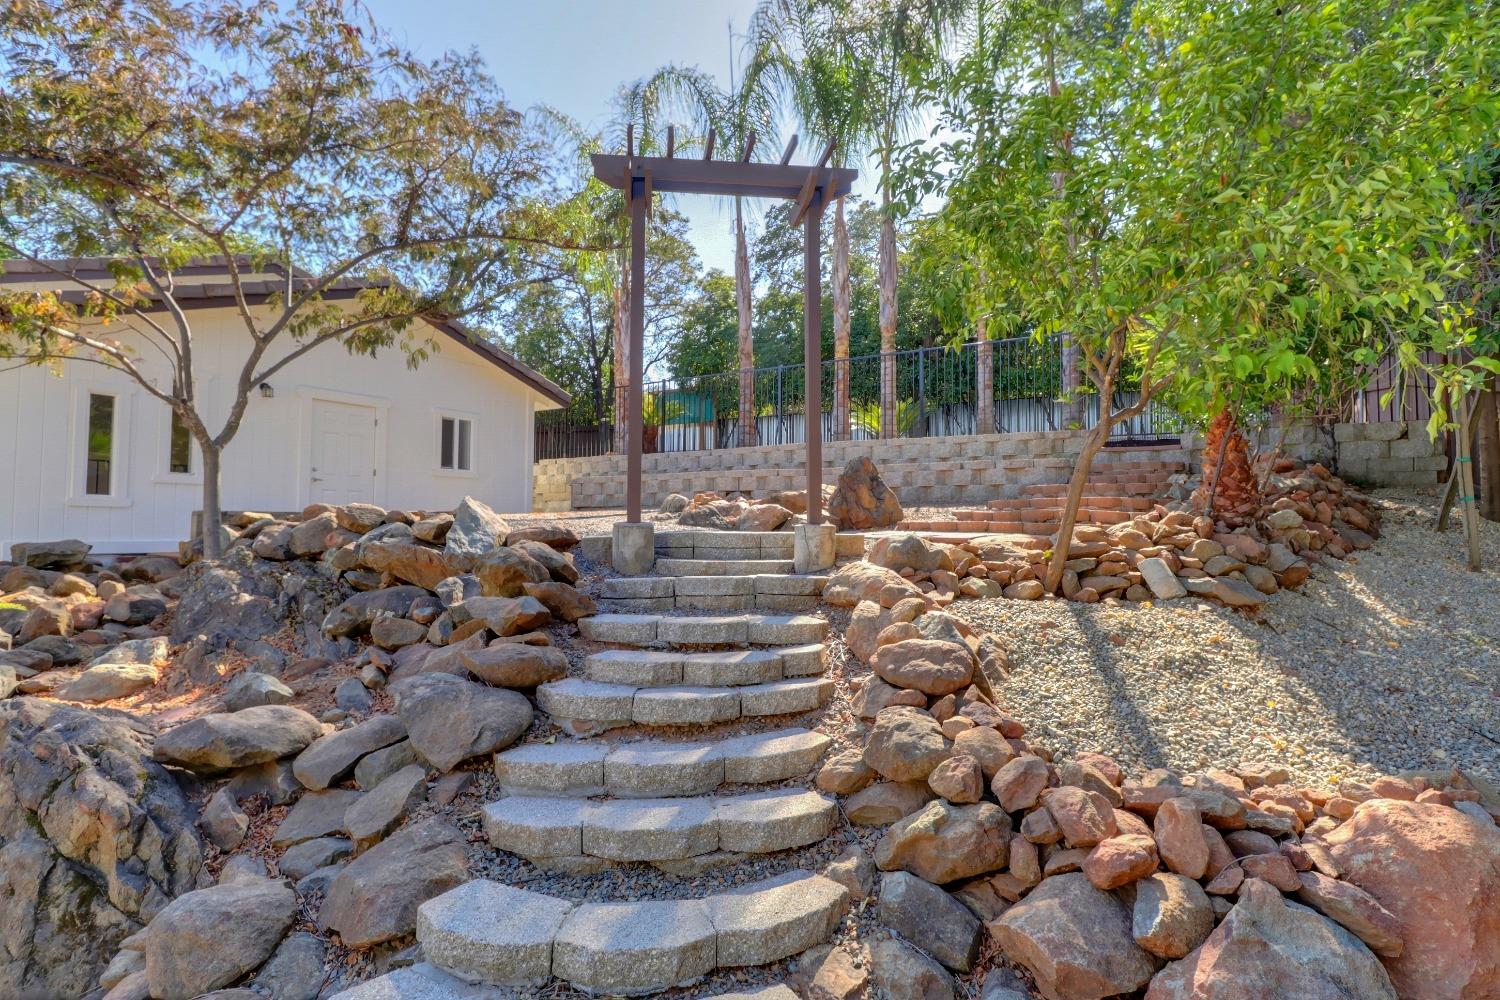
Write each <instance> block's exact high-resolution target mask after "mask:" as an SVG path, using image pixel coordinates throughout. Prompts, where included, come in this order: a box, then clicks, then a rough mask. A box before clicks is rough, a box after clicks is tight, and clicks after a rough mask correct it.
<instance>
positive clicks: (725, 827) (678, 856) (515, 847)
mask: <svg viewBox="0 0 1500 1000" xmlns="http://www.w3.org/2000/svg"><path fill="white" fill-rule="evenodd" d="M837 814H838V806H837V804H836V803H835V802H834V800H833V799H831V798H828V797H826V796H824V795H821V794H819V793H818V792H811V791H805V790H803V789H800V788H781V789H774V790H771V791H764V792H750V793H746V794H742V795H729V796H722V797H714V796H697V797H690V798H660V799H606V800H603V801H595V800H591V799H581V798H569V797H558V798H544V797H540V796H534V795H517V796H510V797H507V798H503V799H499V800H497V801H495V802H491V803H489V804H488V805H486V806H485V807H484V810H483V821H484V831H485V836H487V837H488V838H489V841H490V843H491V844H492V845H493V846H495V847H497V848H500V849H501V850H505V851H509V852H511V853H512V854H518V855H520V856H521V857H524V858H528V859H531V860H533V861H538V862H543V861H548V860H551V859H573V858H579V857H589V858H603V859H604V860H606V861H647V862H651V861H678V860H683V859H686V858H696V857H699V856H701V855H705V854H712V853H714V852H716V851H725V852H730V853H737V854H769V853H770V852H772V851H785V850H790V849H791V848H794V847H802V846H805V845H807V844H812V843H816V842H817V841H820V840H822V839H823V838H824V837H826V836H828V834H829V832H830V831H832V829H833V824H834V821H835V818H836V817H837Z"/></svg>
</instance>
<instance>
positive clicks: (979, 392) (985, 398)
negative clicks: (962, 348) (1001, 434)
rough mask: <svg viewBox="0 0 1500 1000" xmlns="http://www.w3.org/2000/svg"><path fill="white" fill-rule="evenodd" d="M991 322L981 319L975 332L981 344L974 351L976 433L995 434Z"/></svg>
mask: <svg viewBox="0 0 1500 1000" xmlns="http://www.w3.org/2000/svg"><path fill="white" fill-rule="evenodd" d="M989 326H990V325H989V320H988V319H986V318H985V317H983V316H981V317H979V326H978V329H977V330H976V331H975V332H976V333H977V335H978V340H979V344H978V347H977V348H976V349H975V351H974V433H975V434H993V433H995V342H994V341H993V340H991V339H990V328H989Z"/></svg>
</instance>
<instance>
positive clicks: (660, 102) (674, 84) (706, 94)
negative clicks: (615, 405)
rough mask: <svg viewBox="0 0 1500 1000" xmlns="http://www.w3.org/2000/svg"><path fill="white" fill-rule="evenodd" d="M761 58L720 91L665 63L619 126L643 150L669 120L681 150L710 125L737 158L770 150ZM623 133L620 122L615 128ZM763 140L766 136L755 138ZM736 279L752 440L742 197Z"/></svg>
mask: <svg viewBox="0 0 1500 1000" xmlns="http://www.w3.org/2000/svg"><path fill="white" fill-rule="evenodd" d="M766 71H767V66H766V64H765V63H764V62H763V61H761V60H759V59H756V58H754V54H753V53H752V57H751V58H750V59H749V60H748V61H747V63H746V65H745V66H744V68H743V72H742V73H741V74H739V78H738V79H736V80H732V81H731V85H730V87H729V89H728V90H727V91H725V90H721V89H720V88H719V86H718V85H717V83H716V82H715V81H714V79H713V77H711V76H710V75H709V74H707V73H705V72H703V71H702V70H700V69H698V68H696V67H680V66H664V67H662V68H661V69H659V70H657V71H656V72H655V73H652V74H651V75H650V76H648V77H645V78H643V79H641V80H639V81H637V82H636V83H634V84H632V85H630V86H629V87H627V88H626V90H625V92H624V93H625V96H624V98H623V100H622V104H621V107H622V108H623V109H624V111H625V112H626V113H627V114H628V116H629V117H626V118H624V119H623V120H622V122H621V123H620V124H622V125H623V124H625V123H630V122H633V123H635V124H636V126H637V127H636V134H637V135H638V136H641V137H642V138H641V142H646V141H648V138H649V141H650V142H651V143H653V145H652V146H650V147H646V146H638V151H639V152H642V153H644V154H647V155H649V154H650V153H651V152H652V151H654V150H657V149H659V148H660V146H661V144H662V142H663V136H664V135H665V128H664V127H663V126H664V125H665V124H666V122H667V121H668V120H671V121H673V122H674V123H675V124H678V125H683V126H685V135H684V136H683V137H682V138H681V139H679V142H678V145H679V147H681V148H684V149H685V148H690V147H693V146H701V145H702V143H704V142H706V141H707V136H708V134H709V131H710V130H712V131H713V133H714V136H715V144H716V148H717V149H720V150H723V151H724V153H725V154H726V155H729V156H740V155H743V154H744V151H745V149H746V147H747V145H749V144H751V143H752V142H755V143H757V144H756V145H755V146H754V147H753V148H752V149H751V154H752V159H753V158H754V155H755V154H756V153H757V152H760V151H762V150H764V149H771V148H774V145H775V135H774V133H775V108H774V103H773V101H772V100H771V97H770V95H769V93H768V90H767V86H766V79H767V78H766ZM621 134H623V128H622V130H621ZM761 140H765V141H764V142H761ZM734 242H735V246H734V284H735V304H736V308H737V312H738V314H739V366H740V407H739V410H740V442H739V443H740V444H741V445H749V444H754V443H755V372H754V369H755V349H754V339H753V335H752V328H751V321H752V314H751V295H752V293H753V291H754V287H753V284H752V282H751V280H750V250H749V240H748V237H747V236H746V232H745V211H744V202H743V199H742V198H739V197H736V198H735V200H734Z"/></svg>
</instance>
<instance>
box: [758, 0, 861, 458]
mask: <svg viewBox="0 0 1500 1000" xmlns="http://www.w3.org/2000/svg"><path fill="white" fill-rule="evenodd" d="M852 21H853V8H852V4H851V3H850V2H849V0H763V2H762V3H761V5H760V6H759V7H758V8H757V9H756V12H755V16H754V17H753V18H752V19H751V22H750V35H749V43H748V45H749V48H750V49H751V51H753V52H755V53H756V59H758V60H759V61H760V62H761V63H763V64H764V65H765V67H766V79H767V83H768V85H769V87H770V89H771V90H772V91H773V93H775V94H776V96H778V97H784V98H786V99H788V100H789V101H790V103H791V106H792V109H793V110H794V111H795V112H796V114H797V117H798V119H799V121H800V122H801V126H802V128H803V130H804V131H806V132H808V133H809V134H810V135H811V136H815V137H817V138H818V139H819V140H822V141H825V142H832V143H833V149H834V153H833V165H834V166H836V167H847V166H849V165H850V164H854V163H858V162H859V161H860V160H861V159H863V157H864V154H865V152H866V151H867V150H868V148H869V144H870V142H871V140H872V139H873V134H872V131H871V128H870V126H871V120H870V118H869V117H868V116H867V115H866V114H865V104H864V95H865V92H866V89H867V84H868V83H869V74H868V71H867V64H866V63H865V62H864V61H862V60H861V59H860V58H859V53H858V51H857V50H856V48H855V46H854V45H853V44H852V42H853V39H852V38H851V35H850V33H849V25H850V24H851V22H852ZM849 304H850V289H849V227H848V224H847V221H846V218H845V215H844V199H843V197H840V198H839V199H838V201H837V202H836V204H835V210H834V217H833V356H834V361H835V364H834V400H833V426H834V434H835V435H836V436H837V437H841V438H846V437H848V436H849V431H850V410H849V364H848V359H849V327H850V323H849Z"/></svg>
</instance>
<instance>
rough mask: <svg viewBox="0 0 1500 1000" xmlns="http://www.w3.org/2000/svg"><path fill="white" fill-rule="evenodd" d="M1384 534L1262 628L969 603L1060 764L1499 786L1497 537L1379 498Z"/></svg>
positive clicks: (1428, 505)
mask: <svg viewBox="0 0 1500 1000" xmlns="http://www.w3.org/2000/svg"><path fill="white" fill-rule="evenodd" d="M1375 495H1376V496H1378V497H1379V498H1380V499H1381V500H1382V501H1383V502H1384V503H1385V505H1386V520H1385V535H1384V536H1383V537H1382V538H1381V539H1380V541H1379V542H1378V543H1377V545H1376V548H1375V549H1374V550H1373V551H1372V552H1366V553H1361V554H1359V555H1358V556H1357V557H1356V558H1352V559H1350V560H1348V561H1347V562H1344V563H1340V562H1337V561H1330V562H1329V563H1326V564H1324V565H1322V566H1320V567H1318V568H1317V569H1316V571H1315V574H1314V576H1313V578H1312V579H1311V580H1309V581H1308V582H1307V583H1306V584H1304V586H1303V587H1302V589H1301V590H1300V591H1298V592H1288V593H1283V594H1280V595H1278V596H1276V597H1274V598H1272V599H1271V601H1270V602H1269V603H1268V604H1267V606H1266V609H1265V611H1264V612H1263V614H1262V615H1261V620H1259V621H1257V620H1254V619H1251V618H1248V617H1245V616H1243V615H1241V614H1238V613H1236V612H1232V611H1229V610H1228V609H1225V608H1221V607H1218V606H1214V605H1209V604H1207V603H1203V602H1198V601H1194V600H1191V599H1188V600H1182V601H1174V602H1160V603H1157V604H1155V605H1151V606H1146V605H1127V604H1119V605H1116V606H1106V605H1082V604H1071V603H1068V602H1063V601H1045V602H1022V601H1004V600H993V601H961V602H958V603H956V604H954V605H953V607H952V610H954V611H955V612H956V613H957V614H959V615H961V616H962V617H964V618H966V619H967V620H969V621H971V622H973V623H975V624H976V625H982V626H985V627H987V628H989V629H990V630H991V631H992V632H993V633H994V634H995V635H996V636H997V638H999V639H1000V640H1002V641H1003V642H1004V643H1005V644H1006V645H1007V646H1008V647H1009V648H1010V650H1011V655H1012V660H1013V662H1014V669H1013V671H1012V673H1011V675H1010V677H1009V681H1008V683H1007V684H1006V686H1005V694H1006V697H1007V699H1008V700H1009V707H1010V709H1011V711H1012V713H1013V714H1014V715H1015V716H1016V717H1017V718H1019V719H1021V720H1022V721H1024V722H1025V723H1026V724H1027V725H1028V727H1030V729H1031V730H1032V732H1033V733H1034V734H1036V735H1037V736H1039V737H1041V738H1042V739H1043V740H1044V741H1045V742H1047V743H1049V744H1050V745H1051V746H1052V747H1053V748H1054V749H1057V750H1074V751H1079V750H1090V751H1096V752H1099V753H1106V754H1110V755H1111V756H1114V757H1115V758H1116V759H1118V760H1119V761H1120V762H1121V763H1122V764H1126V765H1127V766H1129V767H1131V768H1136V767H1158V766H1171V767H1180V768H1197V767H1204V766H1219V765H1227V764H1234V763H1237V762H1239V761H1245V760H1265V761H1272V762H1277V763H1284V764H1286V765H1287V766H1289V767H1292V768H1293V769H1294V771H1296V772H1297V774H1298V775H1299V777H1300V778H1302V779H1303V780H1307V781H1315V782H1319V783H1322V782H1335V781H1337V780H1339V779H1340V778H1343V777H1353V778H1367V777H1370V776H1373V775H1375V774H1377V773H1389V772H1393V771H1402V770H1414V769H1417V770H1420V769H1444V770H1446V769H1448V768H1450V767H1459V768H1463V769H1465V770H1469V771H1472V772H1473V773H1475V774H1476V775H1478V776H1480V777H1482V778H1484V779H1485V780H1488V781H1490V782H1494V783H1500V525H1497V524H1490V523H1487V522H1486V523H1485V524H1484V525H1483V527H1482V529H1481V531H1482V542H1483V559H1484V564H1485V569H1484V570H1483V571H1481V572H1479V573H1470V572H1468V571H1467V570H1466V569H1465V567H1464V562H1463V559H1464V549H1463V535H1462V532H1461V531H1459V530H1457V529H1453V530H1450V531H1449V532H1448V533H1447V534H1446V535H1443V536H1438V535H1435V534H1434V533H1433V532H1432V530H1431V524H1432V518H1433V515H1434V512H1435V509H1436V503H1435V501H1434V500H1433V498H1432V497H1431V496H1430V495H1426V496H1421V495H1418V494H1415V493H1410V492H1397V491H1379V492H1377V493H1376V494H1375Z"/></svg>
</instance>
